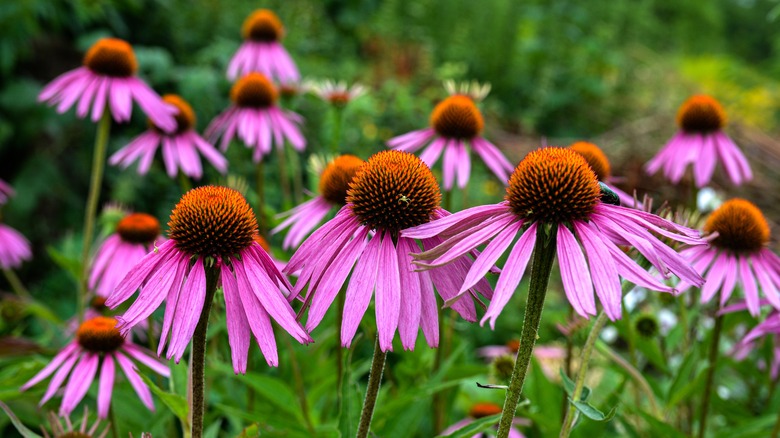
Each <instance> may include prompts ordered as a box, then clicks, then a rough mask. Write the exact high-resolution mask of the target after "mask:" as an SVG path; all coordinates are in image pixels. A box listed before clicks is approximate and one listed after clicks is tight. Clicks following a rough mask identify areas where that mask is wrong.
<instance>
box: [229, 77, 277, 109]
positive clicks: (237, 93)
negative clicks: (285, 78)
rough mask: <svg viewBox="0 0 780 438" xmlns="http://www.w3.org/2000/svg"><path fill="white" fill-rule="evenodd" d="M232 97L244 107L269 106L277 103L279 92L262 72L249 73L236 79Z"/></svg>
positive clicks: (231, 93) (231, 92) (237, 103)
mask: <svg viewBox="0 0 780 438" xmlns="http://www.w3.org/2000/svg"><path fill="white" fill-rule="evenodd" d="M230 98H231V99H232V100H233V102H235V103H236V105H238V106H240V107H244V108H268V107H270V106H273V105H274V104H275V103H276V100H277V99H278V98H279V92H278V91H277V90H276V87H275V86H274V84H273V83H271V81H270V80H268V78H267V77H265V75H263V74H262V73H249V74H247V75H245V76H244V77H242V78H241V79H239V80H238V81H236V83H235V84H234V85H233V88H231V90H230Z"/></svg>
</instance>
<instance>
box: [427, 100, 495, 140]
mask: <svg viewBox="0 0 780 438" xmlns="http://www.w3.org/2000/svg"><path fill="white" fill-rule="evenodd" d="M484 124H485V122H484V120H483V119H482V113H480V112H479V109H478V108H477V106H476V105H475V104H474V101H473V100H471V98H470V97H468V96H463V95H460V94H456V95H454V96H450V97H448V98H446V99H444V100H443V101H441V102H439V104H438V105H436V107H435V108H434V109H433V113H431V126H432V127H433V129H434V130H436V132H437V133H438V134H439V135H441V136H442V137H448V138H460V139H470V138H474V137H476V136H477V135H479V133H480V132H482V128H483V127H484Z"/></svg>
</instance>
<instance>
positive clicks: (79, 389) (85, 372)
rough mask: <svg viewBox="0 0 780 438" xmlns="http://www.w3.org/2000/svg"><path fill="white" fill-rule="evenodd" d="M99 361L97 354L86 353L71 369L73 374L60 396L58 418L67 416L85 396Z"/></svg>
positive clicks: (93, 378)
mask: <svg viewBox="0 0 780 438" xmlns="http://www.w3.org/2000/svg"><path fill="white" fill-rule="evenodd" d="M99 361H100V359H99V358H98V355H97V354H95V353H86V354H84V355H83V356H82V357H81V360H79V363H77V364H76V366H75V367H73V373H72V374H71V375H70V379H68V384H67V385H65V392H64V393H63V395H62V404H61V405H60V412H59V414H60V416H62V417H67V416H69V415H70V413H71V412H73V409H75V408H76V406H77V405H78V404H79V402H80V401H81V399H82V398H84V395H86V394H87V391H89V387H90V385H92V381H93V380H95V373H96V372H97V369H98V363H99Z"/></svg>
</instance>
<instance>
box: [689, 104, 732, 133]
mask: <svg viewBox="0 0 780 438" xmlns="http://www.w3.org/2000/svg"><path fill="white" fill-rule="evenodd" d="M677 124H678V125H679V126H680V128H682V130H683V131H685V132H689V133H701V134H706V133H709V132H714V131H717V130H719V129H721V128H723V126H724V125H725V124H726V113H725V111H723V107H722V106H721V105H720V102H718V101H717V100H715V99H714V98H712V97H710V96H706V95H696V96H692V97H691V98H689V99H688V100H686V101H685V103H683V104H682V105H681V106H680V109H679V111H678V112H677Z"/></svg>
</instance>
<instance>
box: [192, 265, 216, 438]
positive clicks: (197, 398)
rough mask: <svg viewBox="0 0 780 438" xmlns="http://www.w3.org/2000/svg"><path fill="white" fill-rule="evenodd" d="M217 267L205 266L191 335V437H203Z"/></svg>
mask: <svg viewBox="0 0 780 438" xmlns="http://www.w3.org/2000/svg"><path fill="white" fill-rule="evenodd" d="M218 280H219V269H218V268H217V267H216V266H214V264H213V263H212V265H211V266H208V264H207V267H206V300H205V302H204V303H203V310H202V311H201V313H200V319H199V320H198V325H197V326H196V327H195V333H194V334H193V336H192V360H191V361H190V366H191V367H192V375H191V378H190V384H191V385H192V386H191V393H192V398H191V402H192V406H190V414H191V418H190V424H191V425H192V438H202V437H203V430H204V427H203V417H204V414H205V411H206V397H205V392H206V333H207V331H208V326H209V313H210V312H211V303H212V302H213V301H214V294H215V293H216V291H217V281H218Z"/></svg>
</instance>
